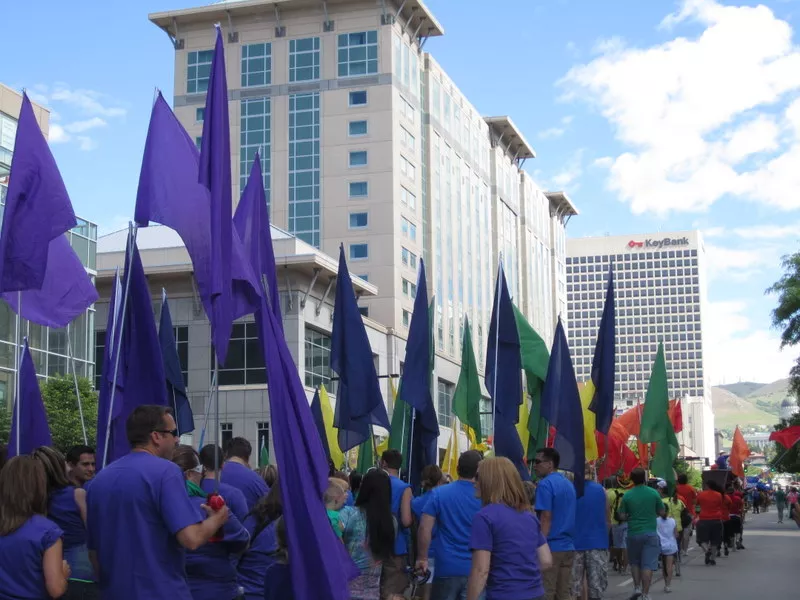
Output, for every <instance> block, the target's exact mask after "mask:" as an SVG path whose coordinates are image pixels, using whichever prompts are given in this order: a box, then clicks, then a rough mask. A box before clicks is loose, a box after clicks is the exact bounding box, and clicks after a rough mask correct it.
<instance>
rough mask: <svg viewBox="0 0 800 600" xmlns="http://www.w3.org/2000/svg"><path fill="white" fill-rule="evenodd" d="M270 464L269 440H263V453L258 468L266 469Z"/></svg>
mask: <svg viewBox="0 0 800 600" xmlns="http://www.w3.org/2000/svg"><path fill="white" fill-rule="evenodd" d="M268 464H269V448H267V438H266V437H262V438H261V453H260V454H259V456H258V466H259V467H266V466H267V465H268Z"/></svg>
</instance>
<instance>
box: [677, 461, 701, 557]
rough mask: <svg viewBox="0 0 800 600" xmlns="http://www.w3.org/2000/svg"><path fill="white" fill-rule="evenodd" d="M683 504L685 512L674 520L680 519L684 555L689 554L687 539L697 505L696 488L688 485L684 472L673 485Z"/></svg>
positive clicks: (690, 531) (690, 533)
mask: <svg viewBox="0 0 800 600" xmlns="http://www.w3.org/2000/svg"><path fill="white" fill-rule="evenodd" d="M675 489H676V491H677V493H678V498H680V500H681V502H683V505H684V506H685V507H686V511H687V514H685V515H684V514H681V516H680V517H677V516H676V517H675V520H676V521H678V519H680V521H681V529H682V531H681V540H680V546H681V551H682V552H683V555H684V556H687V555H688V554H689V540H690V539H691V535H692V523H693V522H694V516H695V507H696V506H697V490H696V489H695V488H694V487H693V486H691V485H689V477H688V476H687V475H686V473H681V474H680V475H678V485H676V486H675Z"/></svg>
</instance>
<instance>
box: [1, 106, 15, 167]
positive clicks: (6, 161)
mask: <svg viewBox="0 0 800 600" xmlns="http://www.w3.org/2000/svg"><path fill="white" fill-rule="evenodd" d="M16 137H17V120H16V119H15V118H13V117H10V116H9V115H7V114H5V113H0V177H5V176H6V175H8V173H9V171H10V170H11V155H12V154H13V152H14V139H15V138H16Z"/></svg>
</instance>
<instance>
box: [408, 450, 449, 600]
mask: <svg viewBox="0 0 800 600" xmlns="http://www.w3.org/2000/svg"><path fill="white" fill-rule="evenodd" d="M420 485H421V486H422V494H420V495H419V496H417V497H416V498H414V499H413V500H412V501H411V514H412V515H413V516H414V526H413V528H412V529H413V530H414V531H416V536H412V539H416V540H417V547H418V548H419V529H420V524H421V523H422V517H423V510H424V509H425V506H426V505H427V504H428V501H429V500H430V499H431V497H432V496H433V494H432V493H431V492H433V490H435V489H436V488H438V487H439V486H440V485H444V474H443V473H442V470H441V469H440V468H439V466H438V465H428V466H426V467H425V468H424V469H422V481H421V482H420ZM437 549H438V531H437V529H436V527H434V528H433V531H432V532H431V540H430V543H429V549H428V554H426V556H428V564H427V566H426V567H424V568H420V565H419V560H417V571H418V572H421V573H424V572H426V571H428V572H430V578H429V579H428V581H427V582H426V583H425V584H423V585H422V588H421V589H418V590H417V596H419V597H420V598H422V600H428V599H429V598H430V597H431V583H432V580H433V578H434V576H435V574H436V557H437V555H438V551H437Z"/></svg>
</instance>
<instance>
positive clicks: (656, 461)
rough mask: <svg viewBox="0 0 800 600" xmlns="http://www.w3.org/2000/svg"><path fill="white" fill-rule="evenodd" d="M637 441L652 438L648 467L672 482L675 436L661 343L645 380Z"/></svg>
mask: <svg viewBox="0 0 800 600" xmlns="http://www.w3.org/2000/svg"><path fill="white" fill-rule="evenodd" d="M639 441H640V442H643V443H646V444H651V443H653V442H655V444H656V453H655V456H654V457H653V460H652V463H651V471H652V472H653V475H654V476H656V477H661V478H662V479H664V480H665V481H666V482H667V483H669V484H670V489H672V486H674V485H675V471H674V470H673V463H674V462H675V458H676V457H677V456H678V450H679V448H680V447H679V445H678V438H677V437H676V436H675V429H674V428H673V426H672V421H671V420H670V418H669V392H668V391H667V363H666V361H665V360H664V345H663V343H661V344H659V345H658V353H657V354H656V360H655V362H654V363H653V371H652V372H651V373H650V383H648V384H647V396H645V400H644V410H643V411H642V424H641V426H640V430H639Z"/></svg>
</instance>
